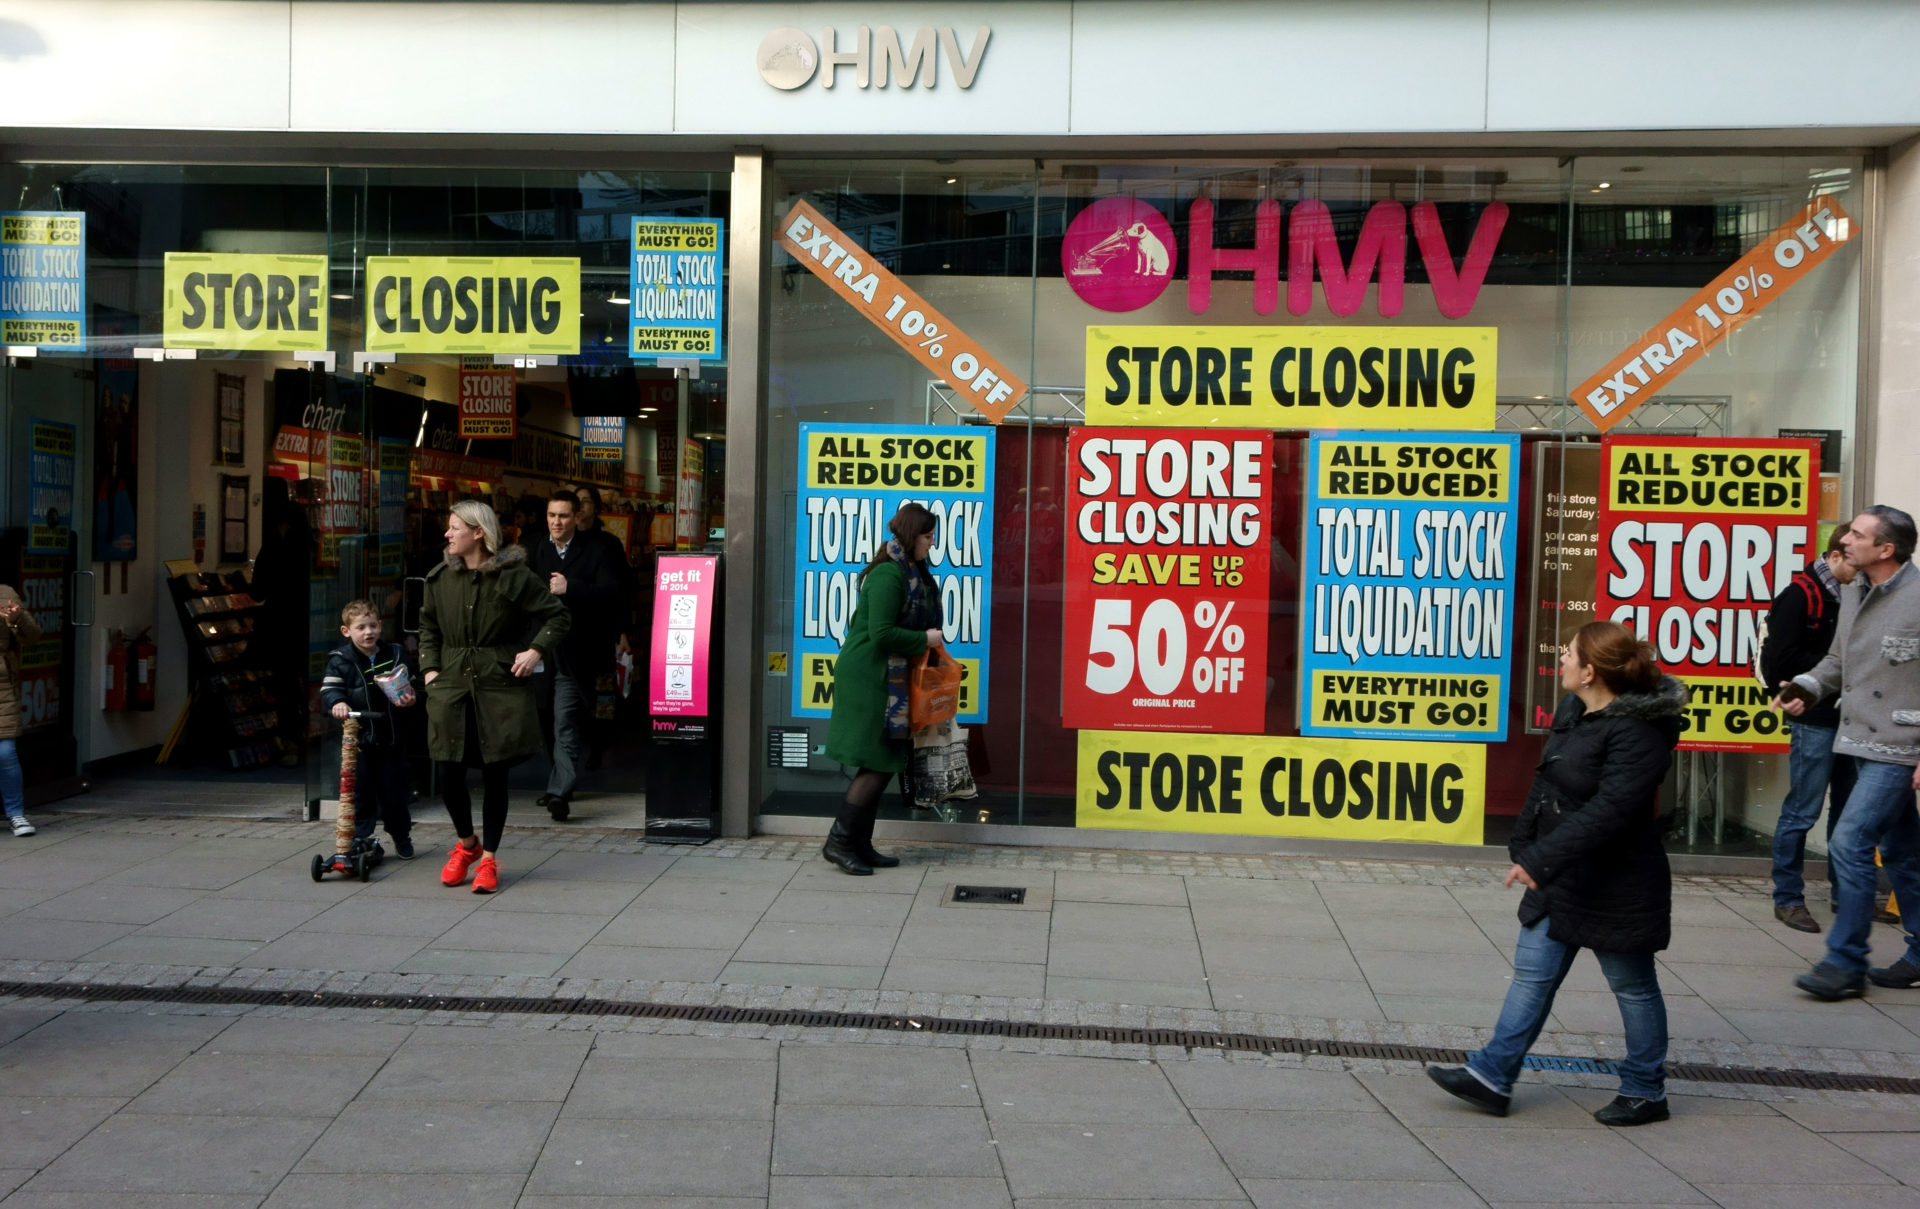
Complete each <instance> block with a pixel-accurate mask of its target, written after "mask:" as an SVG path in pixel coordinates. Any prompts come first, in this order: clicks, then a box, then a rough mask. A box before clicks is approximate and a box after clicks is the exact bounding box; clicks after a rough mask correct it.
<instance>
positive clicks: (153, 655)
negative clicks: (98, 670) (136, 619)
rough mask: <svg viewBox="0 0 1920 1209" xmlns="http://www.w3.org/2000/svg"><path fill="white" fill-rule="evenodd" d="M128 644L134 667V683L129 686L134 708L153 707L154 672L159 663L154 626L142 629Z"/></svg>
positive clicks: (129, 661) (146, 708) (145, 708)
mask: <svg viewBox="0 0 1920 1209" xmlns="http://www.w3.org/2000/svg"><path fill="white" fill-rule="evenodd" d="M127 645H128V646H129V648H130V649H131V658H129V659H128V663H129V664H130V665H131V666H132V669H133V683H132V684H131V685H130V686H129V692H130V695H131V697H132V698H133V708H134V709H141V710H150V709H152V708H153V681H154V672H155V670H156V665H157V664H158V663H159V651H158V650H157V648H155V646H154V645H153V628H152V627H151V626H149V627H148V628H146V629H144V630H141V631H140V633H139V634H138V635H137V636H136V637H134V638H133V639H131V640H130V641H129V642H128V644H127Z"/></svg>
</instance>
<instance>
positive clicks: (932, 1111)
mask: <svg viewBox="0 0 1920 1209" xmlns="http://www.w3.org/2000/svg"><path fill="white" fill-rule="evenodd" d="M782 1061H783V1062H784V1056H783V1059H782ZM774 1122H775V1125H774V1135H773V1174H775V1175H831V1176H842V1175H862V1176H923V1175H932V1176H982V1177H985V1176H998V1175H999V1174H1000V1162H999V1159H998V1157H997V1156H996V1153H995V1152H996V1150H997V1149H998V1148H997V1147H994V1146H992V1145H989V1135H988V1133H987V1119H986V1116H985V1115H984V1114H983V1113H982V1112H981V1111H980V1109H979V1108H978V1107H977V1106H976V1107H973V1108H929V1107H922V1106H917V1105H916V1106H890V1107H864V1106H862V1107H850V1106H845V1105H837V1104H785V1103H783V1104H781V1105H780V1107H779V1108H778V1109H776V1110H775V1116H774Z"/></svg>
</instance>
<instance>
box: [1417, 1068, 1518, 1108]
mask: <svg viewBox="0 0 1920 1209" xmlns="http://www.w3.org/2000/svg"><path fill="white" fill-rule="evenodd" d="M1427 1078H1429V1079H1432V1080H1433V1081H1434V1082H1435V1083H1438V1084H1439V1085H1440V1086H1441V1087H1443V1088H1445V1089H1446V1090H1447V1091H1449V1092H1451V1093H1452V1094H1454V1095H1455V1096H1458V1097H1459V1098H1460V1099H1462V1100H1465V1101H1466V1102H1467V1103H1469V1104H1471V1105H1473V1106H1474V1107H1475V1108H1477V1109H1480V1110H1481V1111H1482V1112H1490V1113H1492V1114H1493V1115H1494V1116H1496V1117H1504V1116H1506V1115H1507V1105H1508V1104H1509V1103H1511V1097H1508V1096H1503V1095H1501V1094H1500V1093H1499V1092H1497V1091H1495V1090H1493V1089H1492V1088H1491V1087H1488V1086H1487V1085H1486V1084H1484V1083H1482V1082H1480V1080H1478V1079H1476V1078H1474V1077H1473V1075H1472V1073H1471V1072H1469V1071H1468V1070H1467V1068H1466V1067H1464V1066H1429V1067H1428V1068H1427Z"/></svg>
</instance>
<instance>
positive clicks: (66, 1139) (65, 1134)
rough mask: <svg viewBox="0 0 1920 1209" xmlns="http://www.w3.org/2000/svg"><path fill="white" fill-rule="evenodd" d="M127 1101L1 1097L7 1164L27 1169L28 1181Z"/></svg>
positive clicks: (115, 1098) (0, 1133)
mask: <svg viewBox="0 0 1920 1209" xmlns="http://www.w3.org/2000/svg"><path fill="white" fill-rule="evenodd" d="M125 1103H126V1099H125V1098H124V1097H121V1096H64V1097H62V1096H0V1137H3V1138H5V1139H6V1142H5V1146H6V1158H5V1164H6V1165H7V1166H8V1167H10V1168H24V1169H26V1174H25V1175H23V1176H22V1177H21V1180H20V1182H21V1183H25V1182H26V1179H27V1177H29V1176H31V1175H32V1174H33V1172H34V1171H35V1170H37V1169H39V1168H41V1167H44V1166H46V1165H47V1164H48V1163H51V1162H53V1161H54V1160H55V1159H57V1158H59V1157H60V1156H61V1155H62V1154H63V1153H65V1152H66V1150H67V1148H68V1147H70V1146H72V1145H73V1144H74V1143H75V1142H78V1141H79V1140H80V1139H81V1138H84V1137H86V1136H87V1135H88V1134H89V1133H92V1132H93V1130H94V1128H95V1127H96V1126H98V1125H99V1124H100V1123H101V1122H102V1121H104V1120H106V1119H107V1118H108V1117H110V1116H112V1115H113V1114H114V1113H116V1112H118V1111H119V1110H120V1108H121V1106H122V1105H124V1104H125Z"/></svg>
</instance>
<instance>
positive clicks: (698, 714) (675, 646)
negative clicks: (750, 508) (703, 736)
mask: <svg viewBox="0 0 1920 1209" xmlns="http://www.w3.org/2000/svg"><path fill="white" fill-rule="evenodd" d="M719 565H720V560H719V559H718V558H716V557H715V556H713V555H711V554H662V555H660V558H659V563H658V570H657V571H656V573H655V576H654V586H653V590H654V598H653V644H652V645H653V650H652V655H651V660H650V662H651V665H652V666H651V674H652V683H651V685H650V697H651V700H650V701H649V702H648V709H649V712H651V713H653V714H656V715H659V716H663V717H676V718H704V717H706V716H707V714H708V712H709V705H708V694H707V689H708V682H709V677H710V673H711V668H710V666H709V664H710V663H711V660H710V659H709V658H708V654H709V651H710V649H711V647H712V644H713V594H714V588H715V586H716V584H715V582H714V580H715V572H716V571H717V570H718V568H719Z"/></svg>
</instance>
